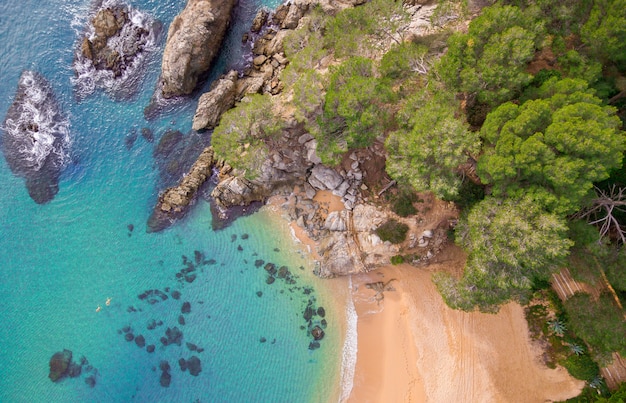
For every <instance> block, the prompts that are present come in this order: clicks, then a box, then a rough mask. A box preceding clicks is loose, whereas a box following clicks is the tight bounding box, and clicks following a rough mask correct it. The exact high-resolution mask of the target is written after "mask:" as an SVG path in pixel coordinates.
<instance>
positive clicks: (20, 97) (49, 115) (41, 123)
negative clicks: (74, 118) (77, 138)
mask: <svg viewBox="0 0 626 403" xmlns="http://www.w3.org/2000/svg"><path fill="white" fill-rule="evenodd" d="M2 129H3V131H4V138H3V149H4V154H5V157H6V159H7V162H8V163H9V166H10V168H11V170H12V171H13V172H14V173H16V174H18V175H20V176H25V175H28V174H30V173H32V172H36V171H39V170H40V169H41V168H42V167H43V166H44V164H45V163H46V162H47V161H49V163H51V164H53V167H54V168H57V169H61V168H63V166H64V165H65V164H66V163H67V162H68V160H69V157H68V155H67V153H66V150H67V148H68V147H69V145H70V121H69V119H68V118H67V117H64V116H63V115H62V113H61V111H60V108H59V105H58V103H57V102H56V100H55V97H54V94H53V93H52V89H51V88H50V85H49V84H48V82H47V81H46V80H45V79H44V78H43V77H42V76H41V75H39V74H38V73H35V72H33V71H28V70H27V71H24V72H23V73H22V76H21V77H20V79H19V84H18V89H17V93H16V95H15V100H14V101H13V104H12V105H11V106H10V108H9V110H8V112H7V116H6V119H5V121H4V125H3V127H2Z"/></svg>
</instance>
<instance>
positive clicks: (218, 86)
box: [192, 71, 237, 130]
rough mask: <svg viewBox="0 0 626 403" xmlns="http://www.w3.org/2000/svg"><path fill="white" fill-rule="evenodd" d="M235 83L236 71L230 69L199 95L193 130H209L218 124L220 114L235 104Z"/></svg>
mask: <svg viewBox="0 0 626 403" xmlns="http://www.w3.org/2000/svg"><path fill="white" fill-rule="evenodd" d="M236 83H237V72H236V71H231V72H229V73H228V74H227V75H226V76H225V77H224V78H221V79H219V80H217V81H216V82H215V83H213V85H212V86H211V90H210V91H209V92H206V93H204V94H202V96H200V99H199V100H198V107H197V108H196V113H195V115H194V117H193V126H192V129H193V130H201V129H207V130H210V129H213V128H214V127H216V126H217V125H218V123H219V121H220V118H221V117H222V114H223V113H224V112H226V111H227V110H229V109H230V108H232V107H233V105H235V96H236V95H237V86H236Z"/></svg>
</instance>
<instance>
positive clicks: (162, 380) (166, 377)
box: [159, 371, 172, 388]
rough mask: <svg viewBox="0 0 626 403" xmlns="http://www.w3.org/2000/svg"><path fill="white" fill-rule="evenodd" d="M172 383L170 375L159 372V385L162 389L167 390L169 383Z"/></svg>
mask: <svg viewBox="0 0 626 403" xmlns="http://www.w3.org/2000/svg"><path fill="white" fill-rule="evenodd" d="M171 382H172V375H170V373H169V372H165V371H163V372H161V378H159V383H160V384H161V386H163V387H164V388H169V386H170V383H171Z"/></svg>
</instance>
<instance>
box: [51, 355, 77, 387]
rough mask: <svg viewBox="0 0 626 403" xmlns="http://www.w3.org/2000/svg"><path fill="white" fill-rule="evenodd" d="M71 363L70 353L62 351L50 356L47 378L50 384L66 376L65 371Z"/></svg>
mask: <svg viewBox="0 0 626 403" xmlns="http://www.w3.org/2000/svg"><path fill="white" fill-rule="evenodd" d="M71 362H72V352H71V351H70V350H63V351H59V352H57V353H54V354H53V355H52V358H50V373H49V374H48V378H50V380H51V381H52V382H57V381H59V380H61V379H63V377H65V376H67V371H68V368H69V366H70V363H71Z"/></svg>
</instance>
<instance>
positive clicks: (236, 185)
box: [211, 176, 267, 208]
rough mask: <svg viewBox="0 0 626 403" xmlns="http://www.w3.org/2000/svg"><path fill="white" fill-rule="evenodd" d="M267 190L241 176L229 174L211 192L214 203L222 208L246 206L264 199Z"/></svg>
mask: <svg viewBox="0 0 626 403" xmlns="http://www.w3.org/2000/svg"><path fill="white" fill-rule="evenodd" d="M266 194H267V191H266V190H265V188H263V187H262V186H261V185H260V184H259V183H256V182H253V181H250V180H248V179H246V178H244V177H242V176H231V177H228V178H226V179H225V180H223V181H221V182H220V183H218V184H217V186H215V188H214V189H213V191H212V192H211V196H212V197H213V199H214V200H215V203H216V204H217V205H218V206H220V207H222V208H230V207H234V206H246V205H248V204H250V203H252V202H255V201H261V200H263V199H265V196H266Z"/></svg>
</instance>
